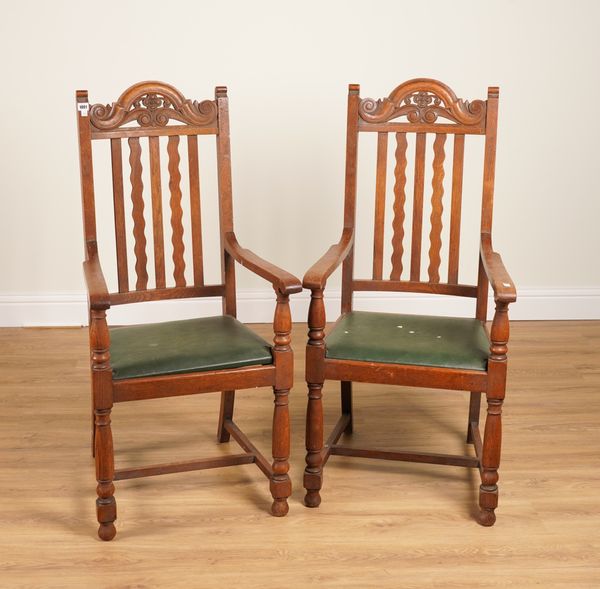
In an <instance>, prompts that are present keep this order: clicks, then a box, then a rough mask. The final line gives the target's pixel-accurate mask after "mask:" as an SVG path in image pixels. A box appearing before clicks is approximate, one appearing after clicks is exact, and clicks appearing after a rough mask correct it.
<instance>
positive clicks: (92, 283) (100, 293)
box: [83, 241, 110, 310]
mask: <svg viewBox="0 0 600 589" xmlns="http://www.w3.org/2000/svg"><path fill="white" fill-rule="evenodd" d="M85 246H86V258H87V259H86V260H85V262H84V263H83V274H84V276H85V284H86V286H87V290H88V295H89V298H90V309H97V310H101V309H108V308H109V307H110V296H109V294H108V288H107V286H106V280H105V279H104V274H102V268H101V266H100V259H99V258H98V246H97V244H96V242H95V241H88V242H86V244H85Z"/></svg>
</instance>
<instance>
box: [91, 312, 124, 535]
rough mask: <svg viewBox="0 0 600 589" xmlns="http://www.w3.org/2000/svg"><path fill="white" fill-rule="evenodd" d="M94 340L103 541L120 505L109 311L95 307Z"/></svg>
mask: <svg viewBox="0 0 600 589" xmlns="http://www.w3.org/2000/svg"><path fill="white" fill-rule="evenodd" d="M90 341H91V342H92V354H91V364H92V395H93V399H94V429H95V435H94V450H95V452H94V453H95V459H96V480H97V482H98V486H97V487H96V491H97V494H98V498H97V499H96V514H97V518H98V523H99V524H100V526H99V528H98V536H99V537H100V538H101V539H102V540H112V539H113V538H114V537H115V534H116V533H117V530H116V528H115V524H114V522H115V520H116V519H117V504H116V501H115V498H114V492H115V486H114V484H113V479H114V475H115V464H114V451H113V440H112V431H111V427H110V413H111V409H112V405H113V403H112V373H111V369H110V353H109V335H108V326H107V325H106V312H105V311H103V310H100V311H97V310H92V312H91V323H90Z"/></svg>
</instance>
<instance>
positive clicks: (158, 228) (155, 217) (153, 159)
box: [148, 137, 166, 288]
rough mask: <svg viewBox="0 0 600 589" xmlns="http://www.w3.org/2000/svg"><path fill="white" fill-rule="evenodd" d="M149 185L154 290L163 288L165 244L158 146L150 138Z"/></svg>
mask: <svg viewBox="0 0 600 589" xmlns="http://www.w3.org/2000/svg"><path fill="white" fill-rule="evenodd" d="M148 142H149V144H150V185H151V188H152V231H153V233H152V235H153V238H154V272H155V276H156V288H165V286H166V280H165V243H164V235H163V215H162V188H161V182H160V145H159V142H158V137H150V138H149V139H148Z"/></svg>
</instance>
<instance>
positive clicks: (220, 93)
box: [215, 86, 227, 98]
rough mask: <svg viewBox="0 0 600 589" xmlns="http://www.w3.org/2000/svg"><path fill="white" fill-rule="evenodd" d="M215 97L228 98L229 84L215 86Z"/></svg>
mask: <svg viewBox="0 0 600 589" xmlns="http://www.w3.org/2000/svg"><path fill="white" fill-rule="evenodd" d="M215 98H227V86H217V87H216V88H215Z"/></svg>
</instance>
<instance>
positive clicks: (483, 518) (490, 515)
mask: <svg viewBox="0 0 600 589" xmlns="http://www.w3.org/2000/svg"><path fill="white" fill-rule="evenodd" d="M477 523H478V524H480V525H482V526H485V527H488V528H489V527H490V526H493V525H494V524H495V523H496V514H495V513H494V510H493V509H482V510H481V511H480V512H479V514H478V515H477Z"/></svg>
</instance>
